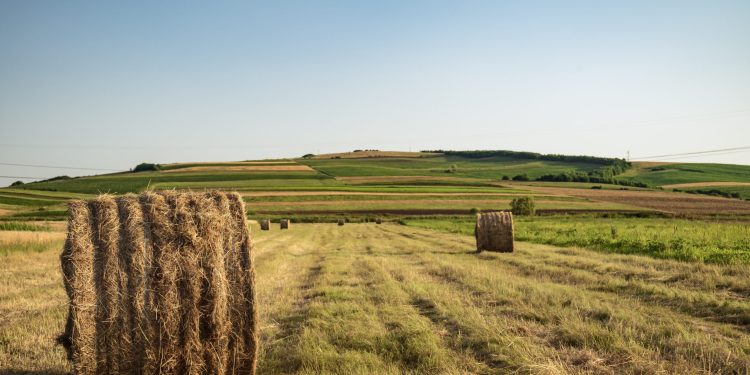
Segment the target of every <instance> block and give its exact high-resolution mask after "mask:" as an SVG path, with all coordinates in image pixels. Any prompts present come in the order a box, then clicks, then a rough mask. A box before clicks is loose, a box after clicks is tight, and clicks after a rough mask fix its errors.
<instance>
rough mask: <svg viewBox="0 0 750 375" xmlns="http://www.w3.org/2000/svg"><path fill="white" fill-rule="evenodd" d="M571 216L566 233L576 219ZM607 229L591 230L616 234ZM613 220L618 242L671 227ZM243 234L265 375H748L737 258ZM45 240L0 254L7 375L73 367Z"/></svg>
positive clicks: (350, 230) (320, 229) (398, 234)
mask: <svg viewBox="0 0 750 375" xmlns="http://www.w3.org/2000/svg"><path fill="white" fill-rule="evenodd" d="M589 223H590V222H589ZM526 224H527V223H526V222H525V221H524V220H521V222H520V223H519V230H520V233H519V234H520V235H524V234H523V233H524V231H526V229H523V227H524V225H526ZM678 224H680V225H682V224H684V223H682V222H679V223H678ZM461 225H462V226H463V224H461ZM566 225H567V227H565V228H563V227H561V228H559V230H560V231H561V232H565V231H569V230H570V229H572V228H575V227H577V226H580V225H581V223H580V222H569V223H566ZM594 225H596V224H595V223H594ZM608 225H611V223H606V224H603V227H602V226H600V227H594V228H592V229H590V230H591V231H592V233H593V232H596V231H599V230H600V229H601V230H602V231H604V233H605V234H609V229H607V226H608ZM615 225H616V226H617V227H618V229H619V230H620V232H619V233H621V235H622V236H623V237H631V236H633V235H634V233H637V232H638V231H639V229H638V228H640V229H643V231H642V232H641V233H642V234H641V235H642V236H645V237H649V236H652V235H654V234H655V233H656V232H654V230H651V229H649V228H651V227H652V226H657V227H658V226H666V225H663V224H659V222H658V221H657V222H651V221H648V220H646V221H632V222H629V223H628V222H616V223H615ZM717 225H721V224H717ZM631 226H633V228H632V229H630V227H631ZM59 230H61V229H53V231H52V232H50V233H57V235H58V236H60V235H63V233H62V232H59ZM55 231H58V232H55ZM734 231H735V230H734V229H731V230H729V231H728V232H727V233H734ZM252 232H253V234H254V236H255V250H254V251H255V264H256V271H257V284H256V290H257V298H258V306H259V311H260V327H261V328H260V329H261V332H260V333H261V346H260V358H259V363H258V366H259V368H258V370H259V373H260V374H320V373H329V374H354V373H357V374H362V373H372V374H404V373H410V374H435V373H479V374H501V373H549V374H589V373H605V374H609V373H642V374H645V373H649V374H650V373H670V374H693V373H727V374H729V373H738V374H739V373H746V372H747V371H748V369H750V331H749V328H750V268H748V267H747V266H746V265H719V264H713V265H711V264H703V263H700V262H679V261H673V260H666V259H655V258H653V257H647V256H639V255H621V254H612V253H606V252H601V251H598V250H587V249H582V248H580V247H565V246H550V245H539V244H533V243H529V242H520V243H518V244H517V250H516V252H515V253H513V254H497V253H487V252H485V253H481V254H476V253H475V252H474V239H473V237H471V236H469V235H465V234H458V233H444V232H440V231H433V230H428V229H423V228H415V227H410V226H402V225H393V224H383V225H375V224H372V223H371V224H347V225H345V226H341V227H340V226H337V225H335V224H314V225H308V224H297V225H293V226H292V229H290V230H288V231H279V230H278V229H277V227H274V228H273V229H272V230H271V231H269V232H264V231H259V230H258V228H257V227H255V226H253V228H252ZM688 232H689V230H688V229H685V232H684V234H686V235H689V234H688ZM30 233H33V232H30ZM584 233H588V232H586V231H584ZM680 233H681V234H682V233H683V232H680ZM14 236H16V234H15V232H13V233H11V234H7V233H6V232H4V231H0V238H8V240H7V241H9V242H0V249H5V248H6V247H7V246H8V245H7V243H11V242H13V243H19V242H22V241H26V240H27V239H20V237H19V238H17V239H13V238H14ZM707 236H708V237H709V238H714V237H712V236H714V235H713V234H708V235H707ZM733 236H734V234H733ZM698 237H699V236H693V237H689V238H698ZM655 239H656V240H658V236H656V237H655ZM714 239H715V238H714ZM52 241H53V242H49V243H44V242H40V244H41V245H40V246H41V247H42V249H41V250H39V251H37V249H30V250H28V251H26V252H23V251H9V252H8V251H6V252H3V255H0V260H1V261H0V316H1V317H2V324H0V373H8V374H19V373H29V372H30V373H49V374H62V373H65V372H68V371H70V367H69V366H68V364H67V362H66V360H65V354H64V351H63V350H62V348H61V347H59V346H56V345H55V344H54V339H55V337H56V336H57V335H58V334H59V333H60V332H61V331H62V329H63V326H64V321H65V312H66V310H67V306H66V297H65V294H64V291H63V287H62V280H61V276H60V266H59V251H60V247H61V242H60V240H52Z"/></svg>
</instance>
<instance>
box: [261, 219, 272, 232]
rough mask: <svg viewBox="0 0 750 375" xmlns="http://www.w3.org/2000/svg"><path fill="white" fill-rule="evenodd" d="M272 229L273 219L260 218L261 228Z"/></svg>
mask: <svg viewBox="0 0 750 375" xmlns="http://www.w3.org/2000/svg"><path fill="white" fill-rule="evenodd" d="M270 229H271V220H268V219H261V220H260V230H270Z"/></svg>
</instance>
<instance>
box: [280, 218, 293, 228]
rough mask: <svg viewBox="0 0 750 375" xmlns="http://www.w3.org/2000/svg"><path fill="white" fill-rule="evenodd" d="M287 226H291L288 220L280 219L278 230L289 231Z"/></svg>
mask: <svg viewBox="0 0 750 375" xmlns="http://www.w3.org/2000/svg"><path fill="white" fill-rule="evenodd" d="M289 224H291V223H290V221H289V219H281V221H279V228H280V229H289Z"/></svg>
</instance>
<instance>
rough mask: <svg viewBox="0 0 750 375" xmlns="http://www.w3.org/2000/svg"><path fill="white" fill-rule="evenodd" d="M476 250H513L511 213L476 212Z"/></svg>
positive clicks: (508, 251) (509, 251)
mask: <svg viewBox="0 0 750 375" xmlns="http://www.w3.org/2000/svg"><path fill="white" fill-rule="evenodd" d="M474 237H475V238H476V241H477V251H478V252H479V251H482V250H487V251H497V252H502V253H512V252H513V246H514V245H513V214H512V213H510V212H487V213H480V214H477V221H476V225H475V227H474Z"/></svg>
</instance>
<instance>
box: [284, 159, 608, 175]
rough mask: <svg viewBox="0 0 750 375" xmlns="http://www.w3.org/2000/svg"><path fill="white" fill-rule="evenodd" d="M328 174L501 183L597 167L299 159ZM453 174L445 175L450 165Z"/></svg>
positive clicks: (476, 161) (482, 161) (506, 161)
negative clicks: (424, 177)
mask: <svg viewBox="0 0 750 375" xmlns="http://www.w3.org/2000/svg"><path fill="white" fill-rule="evenodd" d="M298 161H299V162H300V163H302V164H305V165H309V166H310V167H312V168H315V169H316V170H319V171H321V172H323V173H325V174H328V175H332V176H336V177H354V176H449V177H456V178H467V177H468V178H482V179H491V180H496V181H497V180H500V179H501V178H502V177H503V176H509V177H513V176H515V175H519V174H524V173H526V174H528V175H529V176H530V177H531V178H536V177H539V176H542V175H545V174H557V173H560V172H567V171H571V170H583V171H591V170H594V169H597V168H599V167H601V165H598V164H589V163H571V162H554V161H542V160H534V159H518V158H510V157H488V158H481V159H470V158H464V157H459V156H442V155H441V156H433V157H423V158H365V159H299V160H298ZM453 165H454V166H456V169H455V171H454V172H452V173H446V171H447V170H449V169H450V168H451V166H453Z"/></svg>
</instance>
